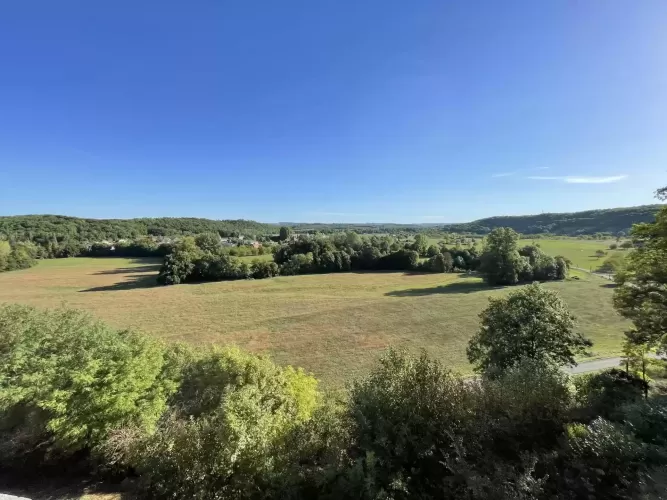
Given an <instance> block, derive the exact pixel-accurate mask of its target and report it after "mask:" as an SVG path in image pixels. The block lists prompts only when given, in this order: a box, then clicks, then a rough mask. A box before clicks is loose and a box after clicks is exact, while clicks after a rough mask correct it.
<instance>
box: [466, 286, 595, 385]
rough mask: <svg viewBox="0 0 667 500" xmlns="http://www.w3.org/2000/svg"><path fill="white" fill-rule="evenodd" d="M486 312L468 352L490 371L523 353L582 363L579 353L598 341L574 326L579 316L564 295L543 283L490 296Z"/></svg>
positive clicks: (479, 367)
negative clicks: (568, 307)
mask: <svg viewBox="0 0 667 500" xmlns="http://www.w3.org/2000/svg"><path fill="white" fill-rule="evenodd" d="M480 318H481V329H480V330H479V331H478V332H477V333H476V334H475V335H474V336H473V337H472V339H470V342H469V344H468V350H467V354H468V359H469V360H470V362H471V363H472V364H473V365H475V369H476V370H477V371H480V372H484V373H487V374H490V375H493V374H497V373H499V372H503V371H504V370H506V369H508V368H509V367H512V366H514V365H516V364H517V363H519V362H520V361H521V360H523V359H531V360H536V361H539V362H544V363H548V364H557V365H565V364H569V365H572V364H576V363H575V361H574V357H575V356H576V355H577V354H582V353H584V352H585V351H586V349H587V348H588V347H590V346H591V345H592V343H591V342H590V340H588V339H586V338H584V337H583V336H582V335H581V334H579V333H576V332H575V331H574V318H573V316H572V315H571V314H570V311H569V310H568V309H567V306H566V305H565V303H564V302H563V301H562V300H561V298H560V296H559V295H558V294H557V293H556V292H554V291H552V290H548V289H546V288H543V287H542V286H541V285H539V284H538V283H533V284H532V285H527V286H525V287H523V288H521V289H519V290H517V291H516V292H513V293H511V294H509V295H508V296H507V297H502V298H498V299H493V298H492V299H490V304H489V306H488V307H487V308H486V309H485V310H484V311H482V313H481V314H480Z"/></svg>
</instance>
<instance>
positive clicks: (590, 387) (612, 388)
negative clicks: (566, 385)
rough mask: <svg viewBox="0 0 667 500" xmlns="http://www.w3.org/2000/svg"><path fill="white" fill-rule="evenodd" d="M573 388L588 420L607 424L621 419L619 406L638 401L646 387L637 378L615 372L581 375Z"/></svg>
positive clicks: (618, 371)
mask: <svg viewBox="0 0 667 500" xmlns="http://www.w3.org/2000/svg"><path fill="white" fill-rule="evenodd" d="M574 384H575V387H576V388H577V398H578V400H579V401H578V402H579V406H580V407H581V408H584V409H585V410H586V411H587V412H588V414H587V417H588V418H591V419H592V418H595V417H602V418H605V419H607V420H618V419H620V418H621V415H622V413H621V412H622V406H623V405H625V404H630V403H636V402H638V401H641V399H642V398H643V397H644V392H645V390H646V389H647V387H648V384H647V383H646V382H645V381H644V380H642V379H641V378H640V377H637V376H636V375H633V374H632V373H627V372H625V371H622V370H619V369H618V368H612V369H610V370H606V371H603V372H600V373H593V374H585V375H581V376H579V377H577V378H576V379H575V380H574Z"/></svg>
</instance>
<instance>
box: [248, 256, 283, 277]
mask: <svg viewBox="0 0 667 500" xmlns="http://www.w3.org/2000/svg"><path fill="white" fill-rule="evenodd" d="M250 271H251V273H252V277H253V278H255V279H263V278H272V277H274V276H278V275H279V274H280V268H279V267H278V264H276V263H275V262H263V261H260V260H254V261H253V262H252V264H251V265H250Z"/></svg>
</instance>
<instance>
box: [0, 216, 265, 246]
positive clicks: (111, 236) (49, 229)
mask: <svg viewBox="0 0 667 500" xmlns="http://www.w3.org/2000/svg"><path fill="white" fill-rule="evenodd" d="M277 231H278V228H277V226H274V225H271V224H261V223H259V222H254V221H247V220H210V219H196V218H185V217H182V218H168V217H162V218H157V219H80V218H78V217H66V216H62V215H18V216H10V217H0V234H4V235H6V236H7V237H8V238H13V239H16V240H31V241H35V242H38V240H40V239H49V238H53V237H54V236H55V237H56V238H57V239H58V241H63V240H73V241H78V242H96V241H103V240H109V241H118V240H120V239H135V238H139V237H141V236H182V235H195V234H201V233H218V234H220V235H221V236H238V235H239V234H245V235H257V234H274V233H277Z"/></svg>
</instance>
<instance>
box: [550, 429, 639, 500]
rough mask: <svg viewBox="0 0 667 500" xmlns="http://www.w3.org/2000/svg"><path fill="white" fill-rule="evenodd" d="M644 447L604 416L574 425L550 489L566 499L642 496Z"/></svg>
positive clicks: (551, 479)
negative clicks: (566, 495) (564, 493)
mask: <svg viewBox="0 0 667 500" xmlns="http://www.w3.org/2000/svg"><path fill="white" fill-rule="evenodd" d="M644 462H645V450H644V447H643V446H642V445H641V443H639V442H638V441H637V440H636V439H635V438H634V437H633V436H632V435H631V434H629V433H628V432H627V431H626V430H625V429H624V428H623V427H622V426H620V425H616V424H613V423H611V422H608V421H606V420H604V419H601V418H599V419H596V420H595V421H593V422H592V423H591V424H590V425H582V424H574V425H571V426H570V427H569V428H568V439H567V443H566V447H565V449H564V450H563V451H562V452H561V457H560V464H559V470H558V471H555V473H553V474H552V475H551V476H550V483H551V485H550V486H551V491H552V492H553V494H560V495H562V494H563V492H568V494H569V495H570V496H569V497H567V498H605V499H618V500H621V499H627V500H629V499H633V498H640V493H641V488H642V485H643V483H644V480H645V477H646V472H647V471H646V466H645V463H644Z"/></svg>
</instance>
